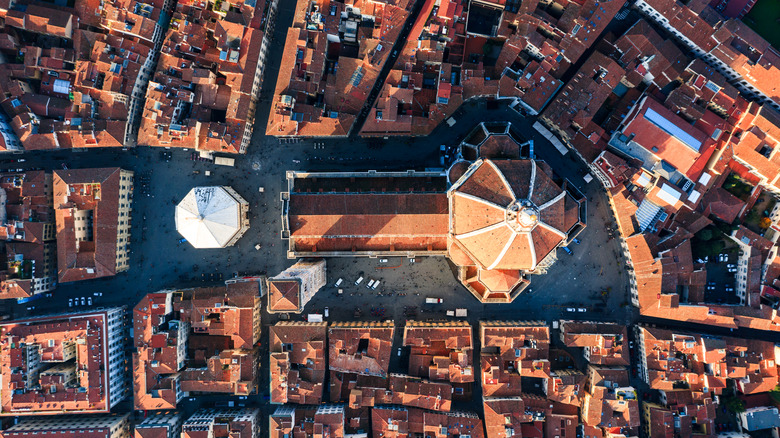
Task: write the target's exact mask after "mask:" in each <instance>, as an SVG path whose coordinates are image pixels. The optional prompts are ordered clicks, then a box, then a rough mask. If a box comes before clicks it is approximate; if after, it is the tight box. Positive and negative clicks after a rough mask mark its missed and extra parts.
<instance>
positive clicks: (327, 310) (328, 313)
mask: <svg viewBox="0 0 780 438" xmlns="http://www.w3.org/2000/svg"><path fill="white" fill-rule="evenodd" d="M322 313H323V315H325V318H327V317H328V316H330V309H328V308H327V307H326V308H325V310H324V311H323V312H322Z"/></svg>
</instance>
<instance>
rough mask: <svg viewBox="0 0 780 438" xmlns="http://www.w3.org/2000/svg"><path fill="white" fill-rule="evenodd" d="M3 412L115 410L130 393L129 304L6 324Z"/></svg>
mask: <svg viewBox="0 0 780 438" xmlns="http://www.w3.org/2000/svg"><path fill="white" fill-rule="evenodd" d="M0 330H2V340H0V353H1V354H0V365H1V366H2V368H1V369H2V379H3V382H7V388H9V389H11V390H10V391H3V392H2V394H1V395H0V401H1V403H2V404H1V406H0V408H1V409H2V412H0V415H21V414H35V415H57V414H71V413H72V414H82V413H104V412H109V411H110V410H111V408H112V407H113V406H115V405H116V404H117V403H119V402H120V401H122V400H123V399H124V398H125V397H126V396H127V385H126V376H125V375H124V368H125V335H126V323H125V310H124V308H121V307H114V308H110V309H105V310H100V311H96V312H83V313H76V314H66V315H53V316H41V317H34V318H28V319H22V320H16V321H8V322H6V323H4V324H2V325H0Z"/></svg>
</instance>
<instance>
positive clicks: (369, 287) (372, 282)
mask: <svg viewBox="0 0 780 438" xmlns="http://www.w3.org/2000/svg"><path fill="white" fill-rule="evenodd" d="M373 285H374V280H368V284H366V288H367V289H371V286H373Z"/></svg>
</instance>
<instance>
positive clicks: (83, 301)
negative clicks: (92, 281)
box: [81, 297, 87, 306]
mask: <svg viewBox="0 0 780 438" xmlns="http://www.w3.org/2000/svg"><path fill="white" fill-rule="evenodd" d="M81 305H82V306H86V305H87V300H85V299H84V297H81Z"/></svg>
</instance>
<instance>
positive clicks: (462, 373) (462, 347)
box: [403, 321, 474, 383]
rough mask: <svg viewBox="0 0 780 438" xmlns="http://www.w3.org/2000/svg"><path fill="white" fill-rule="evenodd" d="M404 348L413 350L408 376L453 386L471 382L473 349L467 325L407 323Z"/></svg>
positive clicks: (453, 323)
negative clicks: (438, 381)
mask: <svg viewBox="0 0 780 438" xmlns="http://www.w3.org/2000/svg"><path fill="white" fill-rule="evenodd" d="M403 345H404V346H411V347H412V351H411V354H410V358H409V374H410V375H412V376H420V377H425V378H427V379H430V380H443V381H449V382H452V383H463V382H473V381H474V367H473V366H472V361H473V358H472V355H473V354H472V353H473V348H474V346H473V341H472V331H471V325H469V324H468V323H467V322H465V321H463V322H449V323H425V322H418V321H407V322H406V326H405V327H404V338H403Z"/></svg>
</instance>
